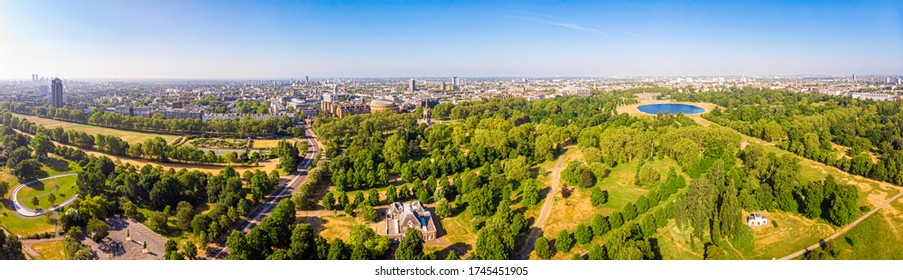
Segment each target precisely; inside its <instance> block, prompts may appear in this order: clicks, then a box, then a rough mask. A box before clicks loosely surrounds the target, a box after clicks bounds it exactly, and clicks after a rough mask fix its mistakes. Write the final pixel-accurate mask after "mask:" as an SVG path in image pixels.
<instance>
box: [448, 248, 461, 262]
mask: <svg viewBox="0 0 903 280" xmlns="http://www.w3.org/2000/svg"><path fill="white" fill-rule="evenodd" d="M445 260H446V261H458V260H461V257H459V256H458V253H456V252H455V250H450V251H449V252H448V255H447V256H445Z"/></svg>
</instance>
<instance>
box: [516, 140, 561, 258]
mask: <svg viewBox="0 0 903 280" xmlns="http://www.w3.org/2000/svg"><path fill="white" fill-rule="evenodd" d="M563 159H564V154H562V156H560V157H558V165H557V166H555V168H553V169H552V186H551V189H550V190H549V193H547V194H546V200H545V201H544V202H543V204H542V210H540V211H539V217H538V218H536V223H534V224H533V228H531V229H530V235H528V236H527V240H526V241H525V242H524V247H522V248H521V250H520V252H518V253H517V257H518V259H521V260H525V259H527V258H529V257H530V252H531V251H533V244H534V243H536V238H539V236H540V235H542V227H543V225H545V223H546V220H547V219H548V218H549V214H550V213H551V212H552V204H553V202H554V201H555V193H557V192H558V185H559V184H560V183H559V181H560V179H561V169H562V168H561V161H562V160H563Z"/></svg>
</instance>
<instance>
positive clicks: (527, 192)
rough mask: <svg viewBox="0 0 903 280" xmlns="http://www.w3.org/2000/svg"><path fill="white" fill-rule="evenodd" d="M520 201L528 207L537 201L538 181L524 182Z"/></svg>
mask: <svg viewBox="0 0 903 280" xmlns="http://www.w3.org/2000/svg"><path fill="white" fill-rule="evenodd" d="M521 202H523V203H524V205H525V206H528V207H529V206H533V205H536V204H537V203H539V183H538V182H537V181H536V180H527V181H526V182H525V183H524V186H523V194H522V198H521Z"/></svg>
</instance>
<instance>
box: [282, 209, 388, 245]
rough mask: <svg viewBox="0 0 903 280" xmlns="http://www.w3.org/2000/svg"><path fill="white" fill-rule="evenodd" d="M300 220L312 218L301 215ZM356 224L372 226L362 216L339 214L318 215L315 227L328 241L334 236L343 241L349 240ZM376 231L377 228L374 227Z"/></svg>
mask: <svg viewBox="0 0 903 280" xmlns="http://www.w3.org/2000/svg"><path fill="white" fill-rule="evenodd" d="M339 213H342V211H339ZM300 220H302V221H304V220H310V218H308V217H300ZM356 225H366V226H370V223H369V222H367V221H364V220H363V218H360V217H352V216H348V215H345V214H340V215H338V216H322V217H318V218H317V222H316V226H315V227H314V228H315V229H316V231H317V234H319V235H320V236H322V237H323V238H325V239H326V240H327V241H330V242H332V239H334V238H339V239H342V241H345V240H348V236H350V235H351V227H353V226H356ZM374 231H376V230H375V229H374Z"/></svg>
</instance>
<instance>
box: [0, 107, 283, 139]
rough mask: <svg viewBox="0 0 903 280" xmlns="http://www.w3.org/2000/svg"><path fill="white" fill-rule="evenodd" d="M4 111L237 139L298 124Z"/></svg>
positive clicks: (63, 111) (279, 131)
mask: <svg viewBox="0 0 903 280" xmlns="http://www.w3.org/2000/svg"><path fill="white" fill-rule="evenodd" d="M0 109H6V110H9V111H12V112H16V113H19V114H25V115H32V116H38V117H43V118H51V119H58V120H65V121H72V122H78V123H87V124H93V125H99V126H105V127H112V128H121V129H129V130H139V131H150V132H162V133H175V132H178V133H186V134H202V135H204V134H213V135H220V136H235V137H249V136H272V135H288V134H289V133H291V128H292V127H293V126H294V124H295V122H294V121H293V120H292V119H291V118H289V117H288V116H282V117H270V118H267V119H263V120H258V119H253V118H251V117H245V118H242V119H213V120H208V121H202V120H200V119H165V118H163V116H162V115H160V114H156V115H154V116H153V117H144V116H123V115H120V114H116V113H111V112H106V111H104V110H103V109H102V108H98V109H95V110H93V111H91V112H87V113H86V112H84V111H82V110H79V109H68V108H53V107H49V106H28V105H25V104H24V103H15V102H13V103H9V102H2V103H0Z"/></svg>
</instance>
